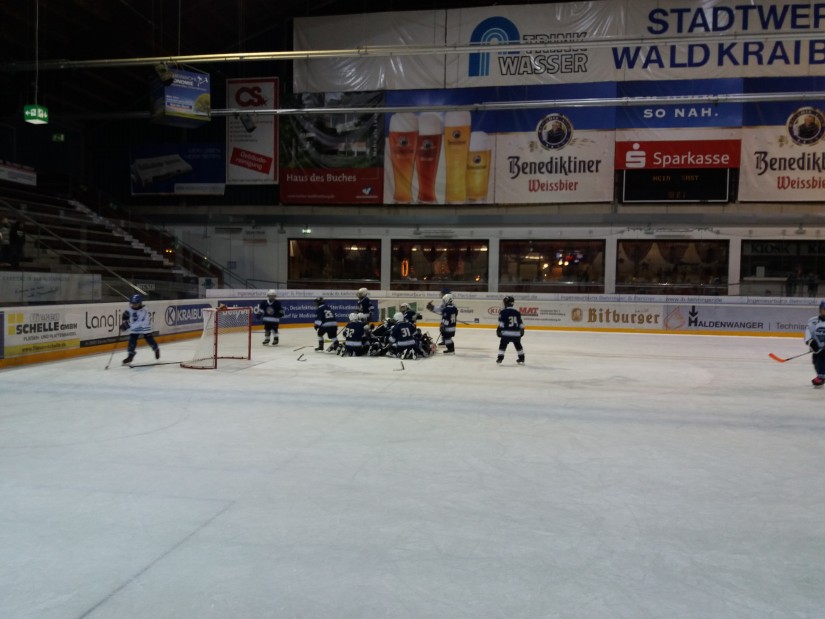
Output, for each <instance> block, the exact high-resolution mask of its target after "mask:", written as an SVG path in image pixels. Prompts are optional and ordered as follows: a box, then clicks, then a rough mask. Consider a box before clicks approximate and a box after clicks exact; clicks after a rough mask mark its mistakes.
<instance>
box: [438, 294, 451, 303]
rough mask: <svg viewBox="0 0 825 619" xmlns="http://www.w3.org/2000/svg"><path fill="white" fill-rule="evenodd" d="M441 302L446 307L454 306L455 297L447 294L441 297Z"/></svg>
mask: <svg viewBox="0 0 825 619" xmlns="http://www.w3.org/2000/svg"><path fill="white" fill-rule="evenodd" d="M441 302H442V303H443V304H444V305H452V304H453V295H451V294H449V293H447V294H445V295H444V296H443V297H441Z"/></svg>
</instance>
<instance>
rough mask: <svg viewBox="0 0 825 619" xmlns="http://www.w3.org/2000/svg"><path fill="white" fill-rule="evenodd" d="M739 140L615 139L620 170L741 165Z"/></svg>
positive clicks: (617, 163)
mask: <svg viewBox="0 0 825 619" xmlns="http://www.w3.org/2000/svg"><path fill="white" fill-rule="evenodd" d="M740 152H741V141H740V140H695V141H694V140H678V141H673V142H657V141H643V140H634V141H631V142H616V167H617V168H619V169H620V170H639V169H642V170H667V169H685V168H738V167H739V158H740Z"/></svg>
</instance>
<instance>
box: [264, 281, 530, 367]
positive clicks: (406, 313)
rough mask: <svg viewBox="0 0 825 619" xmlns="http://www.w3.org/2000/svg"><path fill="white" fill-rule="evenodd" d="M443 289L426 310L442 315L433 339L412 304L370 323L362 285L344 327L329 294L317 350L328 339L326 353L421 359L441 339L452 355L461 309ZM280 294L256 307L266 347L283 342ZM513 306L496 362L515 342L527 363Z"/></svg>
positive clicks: (509, 303) (504, 318)
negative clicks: (280, 327) (382, 319)
mask: <svg viewBox="0 0 825 619" xmlns="http://www.w3.org/2000/svg"><path fill="white" fill-rule="evenodd" d="M441 293H442V297H441V303H440V304H439V305H436V304H435V303H434V302H432V301H429V302H428V303H427V309H428V310H430V311H431V312H433V313H435V314H438V315H439V316H440V317H441V321H440V324H439V328H438V331H439V338H438V341H433V339H432V337H430V335H429V334H427V333H424V332H422V331H421V329H419V328H418V325H417V323H418V321H419V320H420V319H421V314H419V313H418V312H416V311H415V310H414V309H413V308H412V307H411V306H410V304H409V303H401V305H400V306H399V310H400V311H398V312H396V313H395V314H394V315H393V316H392V317H388V318H386V319H385V320H384V321H383V323H380V324H378V325H373V324H372V323H371V322H370V317H371V315H372V301H371V300H370V296H369V290H367V289H366V288H360V289H359V290H358V292H357V293H356V297H357V304H356V307H355V308H354V310H353V311H352V313H350V315H349V317H348V320H349V322H347V324H346V326H344V327H343V328H342V329H340V330H339V329H338V321H337V320H336V318H335V312H334V311H333V310H332V308H331V307H330V306H329V305H328V304H327V302H326V301H325V300H324V297H317V298H316V299H315V305H316V310H315V322H314V327H315V332H316V333H317V336H318V346H316V348H315V350H316V351H319V352H323V351H324V350H325V341H327V340H328V341H329V342H330V345H329V347H328V348H326V351H327V352H335V353H336V354H339V355H342V356H347V357H361V356H365V355H367V356H387V355H389V356H395V357H398V358H401V359H422V358H425V357H429V356H431V355H433V354H434V353H435V351H436V346H437V344H438V342H439V341H440V342H443V344H444V348H445V350H444V354H445V355H453V354H455V340H454V338H455V334H456V326H457V325H458V322H459V321H458V308H457V307H456V305H455V302H454V301H453V295H452V293H451V292H450V291H449V290H448V289H446V288H445V289H443V290H442V291H441ZM277 296H278V295H277V292H276V291H275V290H269V291H268V292H267V294H266V299H264V300H263V301H261V302H260V303H259V304H258V305H256V306H255V307H254V308H253V313H254V314H255V315H256V316H257V317H258V319H259V320H260V321H261V322H262V323H263V326H264V341H263V343H264V345H267V344H270V342H271V344H272V346H277V345H278V341H279V340H278V327H279V325H280V322H281V318H282V317H283V316H284V309H283V307H282V305H281V303H280V301H278V299H277ZM514 305H515V300H514V299H513V297H511V296H506V297H504V299H503V301H502V306H503V307H502V310H501V312H500V313H499V319H498V328H497V329H496V335H497V336H498V337H499V348H498V355H497V357H496V363H501V362H502V361H503V360H504V352H505V350H506V349H507V347H508V346H509V345H510V344H513V346H514V347H515V349H516V355H517V358H516V362H517V363H519V364H523V363H524V348H523V347H522V345H521V338H522V336H524V321H523V320H522V317H521V313H520V312H519V311H518V310H517V309H516V308H515V307H514ZM339 336H340V339H339Z"/></svg>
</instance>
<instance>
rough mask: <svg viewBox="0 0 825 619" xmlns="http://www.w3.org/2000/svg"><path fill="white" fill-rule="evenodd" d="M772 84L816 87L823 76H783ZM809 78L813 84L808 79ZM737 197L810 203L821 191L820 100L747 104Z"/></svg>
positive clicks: (823, 122)
mask: <svg viewBox="0 0 825 619" xmlns="http://www.w3.org/2000/svg"><path fill="white" fill-rule="evenodd" d="M779 82H781V83H777V84H776V87H777V88H782V89H783V90H787V91H789V92H793V91H794V90H799V89H800V88H801V87H802V84H801V83H800V82H804V84H805V88H808V89H811V90H820V91H821V90H822V89H823V88H825V78H823V77H817V78H808V79H805V80H803V79H802V78H787V79H786V80H779ZM812 82H813V83H812ZM743 124H744V126H743V128H742V164H741V168H742V171H741V174H740V179H739V199H740V200H742V201H743V202H764V201H771V202H773V201H776V202H812V201H821V200H822V196H823V195H825V102H823V101H822V100H819V101H817V100H811V101H799V102H793V101H790V102H787V101H786V102H776V103H768V102H762V103H748V104H746V105H745V119H744V123H743Z"/></svg>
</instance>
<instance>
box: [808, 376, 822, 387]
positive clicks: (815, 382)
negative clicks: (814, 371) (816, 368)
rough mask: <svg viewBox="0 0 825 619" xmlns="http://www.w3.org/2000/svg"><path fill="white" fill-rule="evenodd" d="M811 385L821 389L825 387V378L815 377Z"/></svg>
mask: <svg viewBox="0 0 825 619" xmlns="http://www.w3.org/2000/svg"><path fill="white" fill-rule="evenodd" d="M811 384H812V385H813V386H814V387H821V386H822V385H825V378H822V377H821V376H815V377H814V378H813V379H812V380H811Z"/></svg>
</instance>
